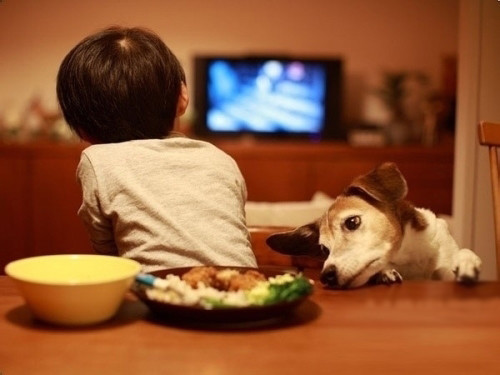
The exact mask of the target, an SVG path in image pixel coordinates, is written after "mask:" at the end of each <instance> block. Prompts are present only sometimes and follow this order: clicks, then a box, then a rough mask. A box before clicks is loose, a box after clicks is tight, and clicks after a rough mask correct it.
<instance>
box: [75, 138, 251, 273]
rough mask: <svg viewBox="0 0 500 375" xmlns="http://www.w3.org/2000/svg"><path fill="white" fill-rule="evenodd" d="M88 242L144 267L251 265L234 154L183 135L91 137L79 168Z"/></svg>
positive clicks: (147, 269)
mask: <svg viewBox="0 0 500 375" xmlns="http://www.w3.org/2000/svg"><path fill="white" fill-rule="evenodd" d="M77 176H78V180H79V182H80V185H81V187H82V194H83V202H82V205H81V207H80V209H79V211H78V215H79V216H80V218H81V219H82V220H83V222H84V224H85V226H86V228H87V230H88V232H89V234H90V238H91V242H92V246H93V248H94V250H95V251H96V252H98V253H101V254H110V255H120V256H124V257H127V258H131V259H135V260H137V261H138V262H140V263H141V264H142V265H143V271H144V272H152V271H155V270H159V269H165V268H171V267H184V266H194V265H224V266H250V267H255V266H256V260H255V256H254V254H253V252H252V249H251V244H250V236H249V233H248V230H247V227H246V222H245V211H244V206H245V201H246V194H247V192H246V185H245V181H244V179H243V176H242V175H241V173H240V170H239V169H238V166H237V165H236V162H235V161H234V160H233V159H232V158H231V157H230V156H229V155H227V154H225V153H224V152H223V151H221V150H219V149H218V148H216V147H215V146H213V145H212V144H210V143H207V142H202V141H197V140H192V139H189V138H186V137H182V136H173V137H168V138H165V139H153V140H136V141H129V142H123V143H114V144H102V145H93V146H90V147H88V148H87V149H85V150H84V151H83V153H82V156H81V160H80V164H79V165H78V170H77Z"/></svg>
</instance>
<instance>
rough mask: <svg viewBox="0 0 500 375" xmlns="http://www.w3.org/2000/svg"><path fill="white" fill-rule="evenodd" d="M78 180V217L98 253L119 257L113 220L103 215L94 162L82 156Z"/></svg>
mask: <svg viewBox="0 0 500 375" xmlns="http://www.w3.org/2000/svg"><path fill="white" fill-rule="evenodd" d="M77 179H78V182H79V184H80V187H81V189H82V205H81V206H80V209H79V210H78V216H79V217H80V219H81V220H82V221H83V224H84V225H85V228H86V229H87V232H88V233H89V235H90V241H91V243H92V247H93V249H94V251H95V252H96V253H99V254H105V255H118V249H117V247H116V243H115V240H114V235H113V226H112V223H111V220H110V219H109V218H107V217H105V216H104V215H103V213H102V209H101V202H100V199H99V186H98V181H97V178H96V174H95V171H94V168H93V166H92V162H91V161H90V160H89V158H88V157H87V156H86V155H85V154H82V158H81V159H80V163H79V165H78V169H77Z"/></svg>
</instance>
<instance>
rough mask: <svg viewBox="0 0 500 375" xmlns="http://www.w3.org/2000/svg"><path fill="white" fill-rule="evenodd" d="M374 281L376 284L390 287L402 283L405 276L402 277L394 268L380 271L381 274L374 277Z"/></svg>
mask: <svg viewBox="0 0 500 375" xmlns="http://www.w3.org/2000/svg"><path fill="white" fill-rule="evenodd" d="M372 281H373V282H374V283H375V284H386V285H390V284H396V283H400V282H402V281H403V276H401V274H400V273H399V272H398V271H396V270H395V269H393V268H392V269H388V270H384V271H380V272H379V273H377V274H376V275H375V276H373V277H372Z"/></svg>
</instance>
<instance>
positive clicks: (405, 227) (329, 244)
mask: <svg viewBox="0 0 500 375" xmlns="http://www.w3.org/2000/svg"><path fill="white" fill-rule="evenodd" d="M407 191H408V188H407V184H406V180H405V179H404V177H403V176H402V174H401V172H400V171H399V169H398V168H397V166H396V165H395V164H394V163H384V164H382V165H380V166H378V167H377V168H375V169H373V170H372V171H370V172H369V173H367V174H365V175H363V176H360V177H358V178H356V179H355V180H354V181H353V182H352V183H351V184H350V185H349V186H348V187H347V188H346V189H345V191H344V193H343V194H341V195H340V196H338V197H337V198H335V200H334V201H333V203H332V205H331V206H330V208H329V209H328V210H327V212H325V214H324V215H323V216H322V217H320V218H319V219H318V220H316V221H315V222H313V223H310V224H307V225H304V226H301V227H298V228H296V229H295V230H293V231H289V232H282V233H276V234H273V235H271V236H270V237H269V238H268V239H267V244H268V245H269V246H270V247H271V248H272V249H273V250H275V251H277V252H280V253H283V254H288V255H309V256H318V257H323V258H324V259H325V261H324V264H323V269H322V271H321V282H322V283H323V284H325V285H327V286H329V287H332V288H343V289H345V288H356V287H359V286H362V285H364V284H366V283H368V282H375V283H385V284H392V283H396V282H401V281H402V280H403V279H408V280H412V279H413V280H415V279H434V280H457V281H459V282H463V283H474V282H476V281H477V280H478V277H479V270H480V266H481V260H480V259H479V257H478V256H477V255H476V254H475V253H474V252H472V251H471V250H469V249H460V248H459V247H458V245H457V243H456V242H455V240H454V239H453V237H452V236H451V234H450V231H449V229H448V225H447V223H446V221H445V220H443V219H441V218H437V217H436V215H435V214H434V213H432V212H431V211H429V210H427V209H423V208H416V207H414V206H413V205H412V204H411V203H410V202H408V201H406V200H405V199H404V198H405V197H406V194H407Z"/></svg>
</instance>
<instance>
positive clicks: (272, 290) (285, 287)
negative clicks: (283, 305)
mask: <svg viewBox="0 0 500 375" xmlns="http://www.w3.org/2000/svg"><path fill="white" fill-rule="evenodd" d="M311 290H312V285H311V283H310V282H309V280H307V279H306V278H305V277H303V276H298V277H296V278H295V279H294V280H293V281H289V282H286V283H283V284H270V285H269V294H268V296H267V297H266V298H265V299H264V303H263V304H264V305H270V304H273V303H279V302H290V301H293V300H296V299H298V298H300V297H302V296H305V295H307V294H309V293H310V292H311Z"/></svg>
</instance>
